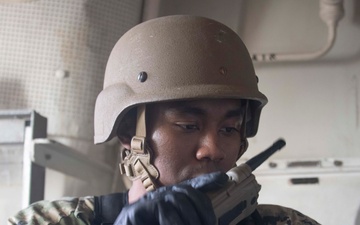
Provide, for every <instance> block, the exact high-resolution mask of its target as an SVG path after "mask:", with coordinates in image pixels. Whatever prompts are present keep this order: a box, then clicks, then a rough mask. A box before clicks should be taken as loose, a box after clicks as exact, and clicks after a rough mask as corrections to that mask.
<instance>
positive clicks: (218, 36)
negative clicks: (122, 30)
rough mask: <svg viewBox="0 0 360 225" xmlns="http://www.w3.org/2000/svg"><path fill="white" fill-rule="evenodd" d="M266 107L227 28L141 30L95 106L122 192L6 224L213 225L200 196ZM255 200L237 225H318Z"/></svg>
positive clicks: (34, 211) (55, 206)
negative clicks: (118, 159) (113, 144)
mask: <svg viewBox="0 0 360 225" xmlns="http://www.w3.org/2000/svg"><path fill="white" fill-rule="evenodd" d="M266 103H267V99H266V97H265V96H264V95H263V94H262V93H260V92H259V91H258V87H257V77H256V75H255V72H254V69H253V65H252V62H251V59H250V56H249V54H248V52H247V49H246V47H245V45H244V44H243V42H242V41H241V39H240V38H239V37H238V36H237V35H236V33H235V32H233V31H232V30H231V29H229V28H228V27H226V26H224V25H223V24H220V23H218V22H216V21H213V20H210V19H206V18H201V17H194V16H169V17H163V18H157V19H154V20H150V21H147V22H145V23H142V24H140V25H138V26H136V27H134V28H132V29H131V30H130V31H128V32H127V33H126V34H125V35H124V36H123V37H122V38H121V39H120V40H119V41H118V43H117V44H116V45H115V47H114V49H113V51H112V53H111V55H110V58H109V60H108V65H107V68H106V73H105V80H104V89H103V91H102V92H101V93H100V94H99V96H98V98H97V102H96V106H95V143H97V144H99V143H103V142H106V141H109V140H111V139H112V138H114V137H115V136H117V137H118V138H119V140H120V142H121V143H122V145H123V147H124V150H123V151H122V153H121V155H122V163H121V164H120V170H121V172H122V173H124V174H126V175H127V176H128V177H129V178H130V179H131V180H132V181H133V184H132V186H131V188H130V190H129V191H128V192H126V193H118V194H113V195H109V196H101V197H85V198H72V199H64V200H59V201H54V202H39V203H35V204H34V205H32V206H30V207H29V208H28V209H25V210H23V211H21V212H19V213H18V214H17V215H16V216H15V217H13V218H11V219H10V224H71V225H77V224H116V225H120V224H216V223H217V222H219V221H218V220H217V219H218V218H216V216H215V213H214V208H213V206H212V202H211V199H210V198H209V197H208V196H209V195H208V193H209V192H212V193H214V192H216V191H218V190H219V189H221V188H223V187H224V186H225V185H226V184H227V182H228V177H227V176H226V174H225V172H227V171H228V170H230V169H231V168H232V167H234V166H235V165H236V161H237V160H238V159H239V158H240V157H241V155H242V154H243V153H244V152H245V151H246V149H247V146H248V142H247V138H249V137H253V136H254V135H255V134H256V133H257V129H258V123H259V117H260V112H261V109H262V107H263V106H264V105H265V104H266ZM250 183H251V184H253V185H254V186H253V187H256V188H252V189H250V190H249V192H254V193H256V198H257V192H258V191H259V189H257V187H258V185H257V183H256V181H255V179H254V177H253V175H251V177H250ZM244 190H245V189H244ZM256 198H255V199H253V201H252V203H251V204H252V205H254V207H255V208H254V210H251V212H250V213H247V214H246V215H245V214H244V215H243V217H244V219H243V220H242V221H241V222H240V223H239V224H277V225H279V224H318V223H317V222H315V221H314V220H312V219H310V218H308V217H306V216H304V215H302V214H301V213H299V212H297V211H294V210H291V209H288V208H284V207H280V206H257V207H256V205H257V204H256ZM249 204H250V203H248V204H247V205H246V208H249V207H250V205H249ZM245 211H246V210H243V211H241V212H243V213H245ZM241 212H240V214H241Z"/></svg>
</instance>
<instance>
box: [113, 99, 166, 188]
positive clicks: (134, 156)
mask: <svg viewBox="0 0 360 225" xmlns="http://www.w3.org/2000/svg"><path fill="white" fill-rule="evenodd" d="M121 159H122V163H120V164H119V167H120V173H121V174H126V175H127V176H128V177H129V178H130V180H136V179H139V178H140V179H141V181H142V183H143V185H144V187H145V189H146V190H147V191H151V190H154V189H155V188H156V184H155V180H156V179H157V178H159V175H160V174H159V171H158V170H157V169H156V168H155V166H153V165H152V164H151V149H150V147H149V146H148V144H147V143H146V127H145V105H140V106H138V118H137V125H136V135H135V136H134V137H133V138H132V139H131V149H130V150H128V149H124V150H123V151H122V154H121Z"/></svg>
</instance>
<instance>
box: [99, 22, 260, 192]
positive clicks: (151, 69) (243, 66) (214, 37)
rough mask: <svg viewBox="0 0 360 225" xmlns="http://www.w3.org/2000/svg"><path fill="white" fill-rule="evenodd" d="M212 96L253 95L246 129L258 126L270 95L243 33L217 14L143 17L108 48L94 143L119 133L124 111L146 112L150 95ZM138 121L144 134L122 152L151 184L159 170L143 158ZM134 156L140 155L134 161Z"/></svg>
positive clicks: (134, 172) (127, 166)
mask: <svg viewBox="0 0 360 225" xmlns="http://www.w3.org/2000/svg"><path fill="white" fill-rule="evenodd" d="M209 98H214V99H215V98H217V99H239V100H248V101H247V105H248V110H247V111H248V113H247V117H248V118H247V122H246V130H245V137H252V136H254V135H255V134H256V133H257V129H258V124H259V117H260V112H261V109H262V107H263V106H264V105H265V104H266V103H267V98H266V97H265V96H264V95H263V94H262V93H260V92H259V90H258V87H257V77H256V75H255V72H254V68H253V64H252V61H251V58H250V56H249V53H248V51H247V49H246V47H245V45H244V44H243V42H242V41H241V39H240V38H239V36H238V35H237V34H236V33H235V32H234V31H232V30H231V29H230V28H228V27H227V26H225V25H223V24H221V23H219V22H216V21H214V20H211V19H207V18H203V17H196V16H183V15H177V16H167V17H161V18H156V19H153V20H149V21H147V22H144V23H141V24H139V25H137V26H135V27H134V28H132V29H131V30H129V31H128V32H127V33H125V34H124V35H123V36H122V37H121V38H120V40H119V41H118V42H117V43H116V45H115V47H114V48H113V50H112V52H111V54H110V57H109V60H108V64H107V67H106V72H105V80H104V89H103V90H102V91H101V93H100V94H99V95H98V97H97V101H96V106H95V137H94V138H95V143H102V142H106V141H108V140H110V139H112V138H113V137H114V136H116V133H117V129H118V127H119V124H121V123H122V122H123V118H124V116H125V114H126V113H127V112H128V111H129V110H130V109H132V108H134V107H138V108H141V109H142V110H138V117H140V118H144V115H143V114H144V111H145V110H143V109H144V107H143V106H144V105H146V103H152V102H161V101H176V100H186V99H209ZM139 106H141V107H139ZM139 111H140V113H139ZM139 123H145V122H144V120H142V122H140V121H139V120H138V127H137V136H139V137H135V140H134V143H133V142H132V147H131V150H128V152H126V154H124V162H125V163H123V164H122V165H121V168H122V169H121V170H122V171H123V172H124V173H126V174H127V175H128V176H129V177H131V178H133V179H135V178H138V177H141V179H142V180H143V181H144V182H143V183H144V185H145V186H149V185H150V187H149V189H151V188H153V187H152V184H151V183H152V181H154V179H156V178H157V177H158V176H159V174H158V172H157V170H156V168H155V167H154V166H152V165H151V162H150V161H151V160H150V156H147V158H146V159H144V158H141V159H140V158H138V156H139V155H149V154H148V151H147V150H146V148H147V147H146V144H145V142H144V140H145V136H146V134H145V131H144V129H145V128H141V129H140V128H139V126H140V127H141V126H142V125H141V124H140V125H139ZM142 127H145V126H144V125H143V126H142ZM141 130H142V131H141ZM139 134H140V135H139ZM139 139H140V140H139ZM141 139H142V140H141ZM135 156H136V157H135ZM136 161H137V162H140V163H138V165H135V164H136ZM144 174H145V175H144ZM145 180H146V181H145ZM148 180H150V183H148V182H149V181H148ZM145 183H147V184H145Z"/></svg>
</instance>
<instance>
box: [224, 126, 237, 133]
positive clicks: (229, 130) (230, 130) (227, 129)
mask: <svg viewBox="0 0 360 225" xmlns="http://www.w3.org/2000/svg"><path fill="white" fill-rule="evenodd" d="M220 131H222V132H224V133H227V134H230V133H239V132H240V131H239V129H237V128H235V127H224V128H222V129H220Z"/></svg>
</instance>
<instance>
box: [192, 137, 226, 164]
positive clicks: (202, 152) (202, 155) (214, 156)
mask: <svg viewBox="0 0 360 225" xmlns="http://www.w3.org/2000/svg"><path fill="white" fill-rule="evenodd" d="M225 156H226V155H225V152H224V151H223V150H222V149H221V146H220V144H219V140H218V136H217V133H216V132H213V133H212V132H209V133H207V134H206V135H204V136H203V138H201V139H200V141H199V146H198V149H197V152H196V158H197V159H198V160H204V159H207V160H211V161H221V160H223V159H224V158H225Z"/></svg>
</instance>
